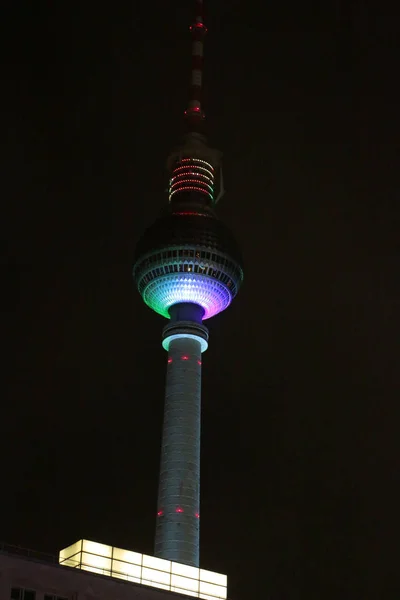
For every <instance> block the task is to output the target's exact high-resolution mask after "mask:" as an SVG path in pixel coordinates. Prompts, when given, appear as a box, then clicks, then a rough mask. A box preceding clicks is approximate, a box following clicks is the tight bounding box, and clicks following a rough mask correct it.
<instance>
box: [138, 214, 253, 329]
mask: <svg viewBox="0 0 400 600" xmlns="http://www.w3.org/2000/svg"><path fill="white" fill-rule="evenodd" d="M133 276H134V279H135V281H136V285H137V287H138V290H139V292H140V294H141V296H142V298H143V300H144V302H145V303H146V304H147V305H148V306H149V307H150V308H152V309H153V310H154V311H155V312H157V313H159V314H160V315H162V316H163V317H166V318H167V319H169V318H170V315H169V312H168V309H169V308H170V307H171V306H172V305H173V304H178V303H193V304H197V305H200V306H201V307H202V308H203V309H204V316H203V319H209V318H210V317H213V316H214V315H216V314H218V313H219V312H222V311H223V310H225V309H226V308H227V307H228V306H229V304H230V303H231V302H232V300H233V298H234V297H235V296H236V294H237V292H238V290H239V287H240V285H241V283H242V280H243V269H242V260H241V255H240V251H239V248H238V245H237V243H236V241H235V239H234V237H233V235H232V234H231V232H230V231H229V229H228V228H227V227H226V226H225V225H224V224H223V223H222V221H220V220H219V219H218V218H217V216H216V215H215V213H214V211H213V210H212V209H211V208H210V207H207V206H204V205H201V204H199V205H197V206H195V207H194V206H193V205H187V206H185V205H180V204H178V205H176V206H172V205H171V204H170V205H169V207H168V208H167V209H166V210H165V211H164V213H162V214H161V216H160V217H159V218H158V219H157V220H156V221H155V222H154V223H153V225H152V226H151V227H149V228H148V229H147V230H146V231H145V233H144V235H143V237H142V238H141V240H140V241H139V243H138V245H137V248H136V257H135V264H134V268H133Z"/></svg>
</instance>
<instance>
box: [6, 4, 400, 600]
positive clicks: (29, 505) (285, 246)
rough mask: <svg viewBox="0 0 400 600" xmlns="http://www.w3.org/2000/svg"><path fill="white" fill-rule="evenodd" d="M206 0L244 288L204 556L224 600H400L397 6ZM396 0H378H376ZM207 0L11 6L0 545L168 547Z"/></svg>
mask: <svg viewBox="0 0 400 600" xmlns="http://www.w3.org/2000/svg"><path fill="white" fill-rule="evenodd" d="M321 5H322V6H319V5H318V3H306V4H304V3H301V2H289V3H276V2H273V3H263V4H262V5H257V3H252V2H245V1H244V0H241V1H240V0H232V1H231V2H224V1H223V0H209V2H208V3H207V10H206V22H207V25H208V27H209V35H208V36H207V40H206V75H205V86H206V89H205V109H206V113H207V118H208V131H209V140H210V143H211V144H212V145H214V146H215V147H218V148H220V149H221V150H223V152H224V179H225V187H226V189H227V192H226V195H225V196H224V198H223V200H221V203H220V206H219V215H220V216H221V217H222V218H223V219H224V221H225V222H226V223H227V224H228V225H229V226H230V227H231V228H232V230H233V231H234V232H235V234H236V236H237V238H238V240H239V242H240V244H241V246H242V249H243V254H244V260H245V282H244V285H243V288H242V290H241V291H240V293H239V296H238V297H237V299H236V300H235V302H234V304H233V305H232V306H231V307H230V308H229V309H228V310H227V311H226V312H225V313H224V314H221V315H218V316H217V317H215V318H214V319H212V320H211V321H209V322H208V323H207V325H208V326H209V329H210V346H209V350H208V351H207V352H206V354H205V355H204V356H203V367H204V369H203V415H202V416H203V422H202V432H203V433H202V482H201V485H202V504H201V563H202V566H203V567H204V568H209V569H211V570H215V571H220V572H223V573H227V574H228V578H229V579H228V580H229V596H230V598H231V599H232V600H245V599H251V598H259V599H262V600H264V598H265V599H266V600H303V599H304V600H309V599H310V598H311V599H316V600H317V599H318V600H321V599H323V600H327V599H334V600H343V599H346V598H352V599H355V598H357V599H358V598H360V599H361V598H362V599H363V600H365V599H368V600H369V599H371V600H380V599H385V600H386V599H392V598H393V599H398V598H399V597H400V577H399V574H398V573H399V566H398V555H399V535H400V529H399V518H398V510H399V505H400V494H399V489H400V476H399V458H400V442H399V435H398V429H399V417H400V414H399V413H400V411H399V387H400V368H399V367H400V364H399V350H400V348H399V334H400V327H399V292H400V286H399V256H400V251H399V250H400V247H399V238H398V229H399V226H400V209H399V203H398V190H399V183H400V182H399V171H400V169H399V156H400V153H399V141H398V140H399V118H398V98H397V97H396V92H395V88H396V79H397V75H396V73H397V69H398V63H397V59H396V56H395V52H396V44H397V43H398V40H397V41H396V38H397V31H396V29H397V27H398V24H397V23H396V16H395V14H390V13H387V14H385V15H384V16H383V15H382V14H377V13H376V11H378V13H379V5H377V7H376V8H375V12H374V13H372V12H371V13H368V11H367V9H366V8H365V6H366V5H364V3H362V2H359V3H349V2H345V1H344V0H342V1H341V2H332V1H330V0H328V1H327V2H323V3H321ZM382 11H383V9H382ZM191 15H192V2H189V1H188V0H176V1H175V2H159V1H158V0H154V1H153V2H134V1H130V2H127V1H125V0H120V1H117V2H113V3H107V4H104V5H103V4H102V3H101V2H100V3H99V2H92V1H85V2H72V3H65V2H52V3H51V2H34V3H30V6H28V3H26V4H25V5H24V3H9V7H8V9H3V19H2V20H3V25H5V30H6V33H5V37H4V35H3V42H6V46H5V48H6V51H5V52H4V51H3V62H5V63H6V64H5V65H4V66H3V69H2V80H3V85H2V96H3V98H2V100H3V104H4V106H5V109H4V110H3V126H2V134H3V135H2V138H3V141H4V143H3V148H5V152H2V154H3V162H2V167H3V169H2V171H3V175H2V184H3V185H2V188H3V189H2V200H3V202H2V214H1V244H2V257H3V267H2V279H3V284H5V285H4V287H3V292H2V304H3V311H2V316H3V318H2V340H3V344H2V345H3V351H4V353H5V358H3V361H2V367H3V378H2V379H3V382H4V387H5V391H4V394H3V402H2V409H3V410H2V418H1V446H2V448H1V457H2V461H1V472H2V484H3V489H2V494H1V505H2V509H1V511H0V539H3V540H4V541H6V542H8V543H12V544H16V545H22V546H25V547H29V548H35V549H37V550H42V551H45V552H51V553H57V552H58V550H59V548H61V547H64V546H66V545H68V544H70V543H72V542H74V541H76V540H77V539H79V538H82V537H86V538H89V539H93V540H97V541H101V542H104V543H108V544H112V545H116V546H120V547H123V548H130V549H133V550H138V551H141V552H145V553H149V554H151V553H152V552H153V535H154V524H155V513H156V499H157V478H158V466H159V454H160V442H161V426H162V412H163V386H164V375H165V367H166V354H165V352H164V351H163V350H162V348H161V342H160V339H161V329H162V327H163V324H164V320H163V319H162V318H161V317H159V316H158V315H156V314H155V313H153V312H152V311H151V310H150V309H148V308H147V307H146V306H145V305H144V304H143V303H142V300H141V298H140V296H139V294H138V292H137V291H136V289H135V287H134V284H133V281H132V275H131V272H132V263H133V255H134V249H135V245H136V242H137V241H138V239H139V237H140V235H141V233H142V232H143V230H144V228H145V227H146V226H148V225H150V224H151V222H152V221H153V220H154V219H155V218H156V216H157V215H158V213H159V211H160V210H161V208H162V207H163V206H164V205H165V203H166V202H167V195H166V194H165V189H166V185H167V172H166V169H165V162H166V158H167V156H168V153H169V152H170V150H171V149H172V148H174V147H175V146H176V145H177V143H179V141H180V135H181V130H182V127H181V122H182V113H183V110H184V108H185V103H186V100H187V97H188V81H189V72H190V35H189V32H188V25H189V23H190V21H191Z"/></svg>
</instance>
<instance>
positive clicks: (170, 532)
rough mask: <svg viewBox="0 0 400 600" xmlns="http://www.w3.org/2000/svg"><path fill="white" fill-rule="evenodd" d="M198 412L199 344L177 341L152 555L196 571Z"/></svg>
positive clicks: (173, 346) (170, 359) (172, 348)
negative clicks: (182, 564)
mask: <svg viewBox="0 0 400 600" xmlns="http://www.w3.org/2000/svg"><path fill="white" fill-rule="evenodd" d="M176 335H178V336H179V334H176ZM184 335H185V334H184V333H182V336H184ZM200 411H201V343H200V341H199V340H197V339H192V338H187V337H177V338H175V339H173V340H172V341H171V342H170V344H169V350H168V367H167V378H166V390H165V406H164V426H163V436H162V450H161V468H160V480H159V492H158V509H157V510H158V513H157V526H156V539H155V555H156V556H158V557H159V558H165V559H168V560H173V561H176V562H180V563H185V564H187V565H191V566H195V567H198V566H199V541H200V540H199V538H200V532H199V517H200V514H199V512H200Z"/></svg>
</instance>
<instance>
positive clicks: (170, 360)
mask: <svg viewBox="0 0 400 600" xmlns="http://www.w3.org/2000/svg"><path fill="white" fill-rule="evenodd" d="M171 363H172V358H171V357H169V359H168V364H169V365H170V364H171Z"/></svg>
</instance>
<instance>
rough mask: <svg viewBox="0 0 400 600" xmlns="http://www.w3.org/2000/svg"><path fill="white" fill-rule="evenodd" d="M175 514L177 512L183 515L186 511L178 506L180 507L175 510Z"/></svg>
mask: <svg viewBox="0 0 400 600" xmlns="http://www.w3.org/2000/svg"><path fill="white" fill-rule="evenodd" d="M175 512H177V513H183V512H184V510H183V508H182V507H181V506H178V507H177V508H176V509H175Z"/></svg>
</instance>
